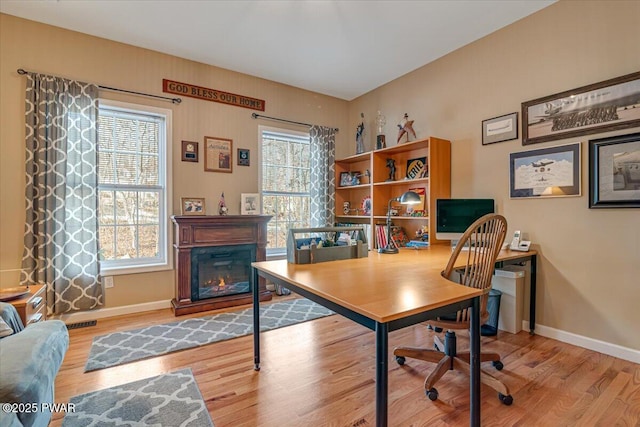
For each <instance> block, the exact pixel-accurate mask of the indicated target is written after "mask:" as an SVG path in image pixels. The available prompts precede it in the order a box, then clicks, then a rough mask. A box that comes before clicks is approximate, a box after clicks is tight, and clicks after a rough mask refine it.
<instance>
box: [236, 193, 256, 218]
mask: <svg viewBox="0 0 640 427" xmlns="http://www.w3.org/2000/svg"><path fill="white" fill-rule="evenodd" d="M240 214H241V215H260V194H258V193H242V194H240Z"/></svg>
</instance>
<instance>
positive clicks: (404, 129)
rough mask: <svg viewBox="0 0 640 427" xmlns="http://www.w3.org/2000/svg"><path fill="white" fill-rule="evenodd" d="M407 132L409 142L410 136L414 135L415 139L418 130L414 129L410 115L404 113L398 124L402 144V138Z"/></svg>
mask: <svg viewBox="0 0 640 427" xmlns="http://www.w3.org/2000/svg"><path fill="white" fill-rule="evenodd" d="M405 133H406V134H407V141H406V142H409V137H410V136H413V138H414V139H415V137H416V132H415V131H414V130H413V120H409V115H408V114H407V113H404V118H403V119H402V120H401V121H400V124H399V125H398V141H397V143H398V144H400V139H401V138H402V137H403V136H404V134H405Z"/></svg>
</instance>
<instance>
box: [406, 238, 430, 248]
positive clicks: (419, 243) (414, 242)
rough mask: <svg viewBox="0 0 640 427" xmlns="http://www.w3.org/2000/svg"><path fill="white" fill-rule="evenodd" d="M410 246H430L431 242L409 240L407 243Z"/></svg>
mask: <svg viewBox="0 0 640 427" xmlns="http://www.w3.org/2000/svg"><path fill="white" fill-rule="evenodd" d="M406 246H407V247H408V248H426V247H427V246H429V242H425V241H424V240H409V241H408V242H407V245H406Z"/></svg>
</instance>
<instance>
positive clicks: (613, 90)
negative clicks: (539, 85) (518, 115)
mask: <svg viewBox="0 0 640 427" xmlns="http://www.w3.org/2000/svg"><path fill="white" fill-rule="evenodd" d="M636 126H640V71H638V72H635V73H632V74H627V75H626V76H621V77H617V78H615V79H611V80H606V81H603V82H600V83H595V84H592V85H589V86H583V87H580V88H577V89H572V90H568V91H566V92H561V93H557V94H555V95H550V96H545V97H544V98H539V99H534V100H532V101H527V102H523V103H522V145H529V144H537V143H539V142H545V141H553V140H556V139H564V138H571V137H575V136H581V135H588V134H593V133H600V132H605V131H612V130H616V129H626V128H630V127H636Z"/></svg>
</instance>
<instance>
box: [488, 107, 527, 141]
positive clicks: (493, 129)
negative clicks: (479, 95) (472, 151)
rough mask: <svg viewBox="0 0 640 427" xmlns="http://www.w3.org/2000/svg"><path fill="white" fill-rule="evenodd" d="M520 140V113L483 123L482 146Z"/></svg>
mask: <svg viewBox="0 0 640 427" xmlns="http://www.w3.org/2000/svg"><path fill="white" fill-rule="evenodd" d="M517 138H518V113H517V112H515V113H511V114H507V115H504V116H500V117H494V118H493V119H488V120H483V121H482V145H488V144H493V143H494V142H503V141H510V140H512V139H517Z"/></svg>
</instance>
